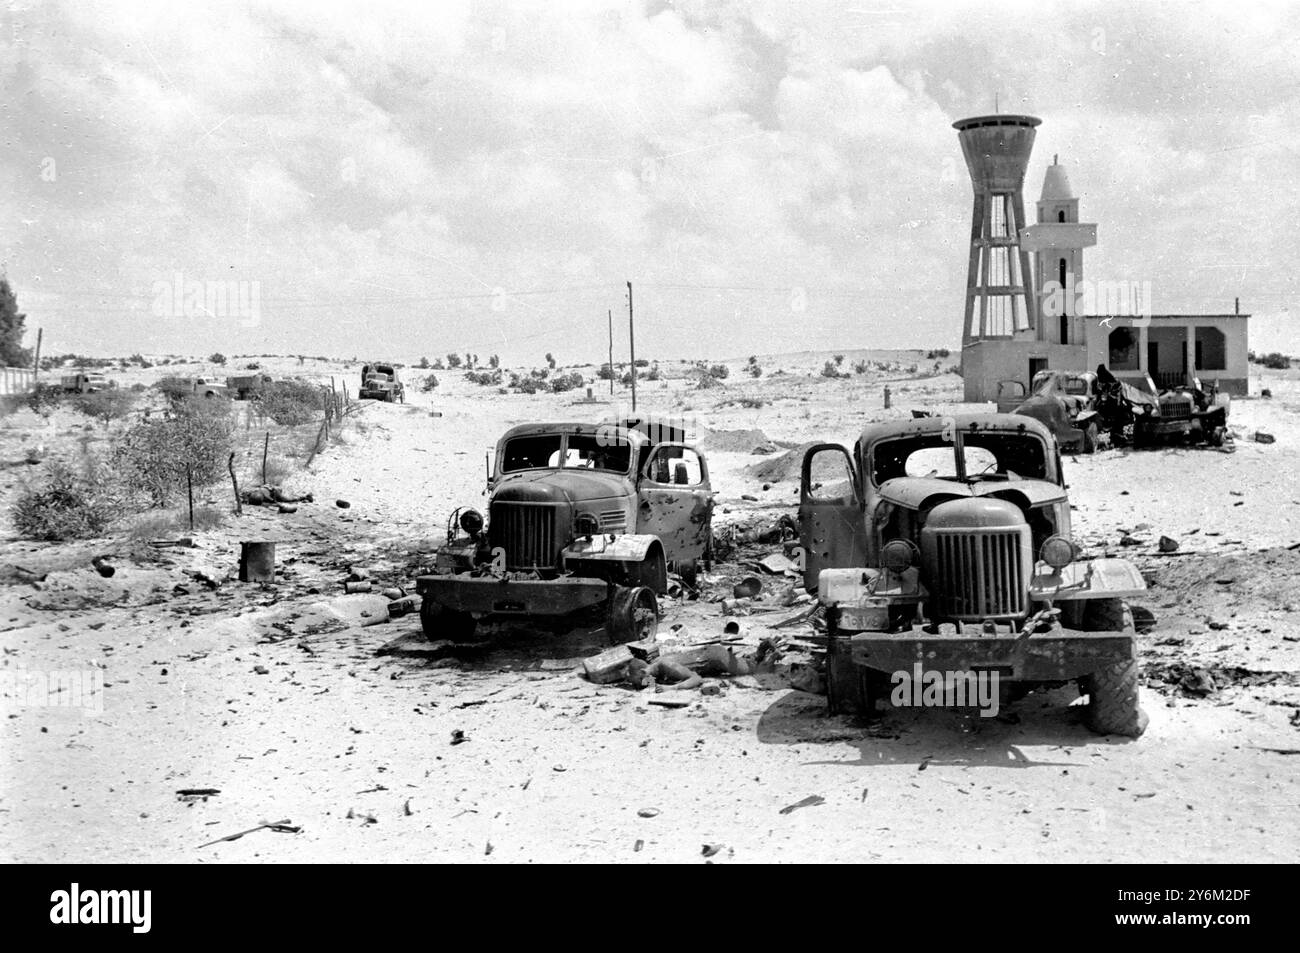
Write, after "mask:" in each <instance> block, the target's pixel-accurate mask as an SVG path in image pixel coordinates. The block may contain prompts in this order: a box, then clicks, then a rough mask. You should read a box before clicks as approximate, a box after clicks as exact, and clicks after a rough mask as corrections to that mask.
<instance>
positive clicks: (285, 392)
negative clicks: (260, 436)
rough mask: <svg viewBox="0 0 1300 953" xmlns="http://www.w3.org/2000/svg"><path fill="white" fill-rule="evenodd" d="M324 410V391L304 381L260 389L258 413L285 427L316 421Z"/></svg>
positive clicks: (286, 382) (281, 382) (275, 384)
mask: <svg viewBox="0 0 1300 953" xmlns="http://www.w3.org/2000/svg"><path fill="white" fill-rule="evenodd" d="M324 410H325V391H324V389H323V388H321V387H320V386H319V385H317V384H308V383H307V382H306V381H276V382H275V383H273V384H267V385H266V387H264V388H263V389H262V399H261V401H259V403H258V412H259V413H260V414H261V415H262V416H264V417H270V418H271V419H272V420H274V421H275V422H276V423H277V424H280V425H282V426H285V427H297V426H300V425H302V424H305V423H310V422H311V421H313V420H316V419H318V418H319V417H320V416H321V414H322V413H323V412H324Z"/></svg>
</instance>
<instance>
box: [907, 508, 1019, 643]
mask: <svg viewBox="0 0 1300 953" xmlns="http://www.w3.org/2000/svg"><path fill="white" fill-rule="evenodd" d="M1028 533H1029V530H1028V528H1027V527H1019V528H1016V527H1013V528H1009V529H1005V530H991V531H989V530H986V531H984V532H969V531H965V532H960V533H955V532H942V531H936V532H935V533H934V543H935V550H934V552H935V564H934V578H933V580H932V582H931V586H930V591H931V592H932V593H933V594H935V596H936V599H935V602H936V605H937V608H938V612H939V615H940V616H941V617H942V618H945V619H952V620H957V621H980V620H984V619H999V618H1004V619H1009V618H1014V617H1020V616H1023V615H1024V614H1025V612H1026V611H1027V610H1028V605H1027V604H1026V603H1027V600H1028V598H1029V590H1028V581H1027V573H1028V570H1029V568H1030V567H1029V566H1028V565H1027V563H1028V558H1027V552H1028V549H1029V547H1028V540H1027V536H1028Z"/></svg>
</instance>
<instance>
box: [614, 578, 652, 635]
mask: <svg viewBox="0 0 1300 953" xmlns="http://www.w3.org/2000/svg"><path fill="white" fill-rule="evenodd" d="M658 631H659V600H658V599H657V598H655V594H654V592H653V591H652V590H650V589H648V588H646V587H645V586H615V587H614V592H613V593H612V594H611V595H610V597H609V604H608V606H607V607H606V613H605V635H606V636H607V637H608V638H609V643H610V645H621V644H622V643H624V642H640V641H641V640H642V639H652V638H654V637H655V635H656V634H657V633H658Z"/></svg>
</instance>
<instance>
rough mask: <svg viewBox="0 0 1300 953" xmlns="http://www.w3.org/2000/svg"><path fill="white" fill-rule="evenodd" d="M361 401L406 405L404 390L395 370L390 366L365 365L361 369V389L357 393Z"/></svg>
mask: <svg viewBox="0 0 1300 953" xmlns="http://www.w3.org/2000/svg"><path fill="white" fill-rule="evenodd" d="M357 397H359V398H360V399H361V400H382V401H385V402H386V403H389V404H391V403H392V402H393V401H401V402H402V403H406V388H405V387H403V386H402V382H401V381H400V380H399V379H398V377H397V368H396V367H395V366H393V365H392V364H366V365H364V366H363V367H362V368H361V389H360V390H358V391H357Z"/></svg>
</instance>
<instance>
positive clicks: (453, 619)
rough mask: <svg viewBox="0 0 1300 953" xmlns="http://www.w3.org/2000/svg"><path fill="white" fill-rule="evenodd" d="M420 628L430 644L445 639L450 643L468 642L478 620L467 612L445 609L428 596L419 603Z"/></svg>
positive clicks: (476, 626)
mask: <svg viewBox="0 0 1300 953" xmlns="http://www.w3.org/2000/svg"><path fill="white" fill-rule="evenodd" d="M420 627H421V628H422V629H423V630H424V637H425V638H426V639H428V640H429V641H430V642H437V641H440V640H443V639H446V640H448V641H451V642H468V641H469V640H470V639H471V638H473V637H474V630H475V629H476V628H478V620H477V619H475V618H474V617H473V616H472V615H470V614H469V613H468V612H457V611H455V610H453V609H448V608H445V607H444V606H443V605H442V604H441V603H438V602H435V601H434V600H432V599H430V598H429V597H428V596H425V597H424V599H423V600H422V601H421V602H420Z"/></svg>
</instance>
